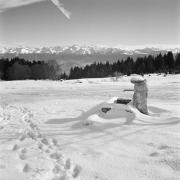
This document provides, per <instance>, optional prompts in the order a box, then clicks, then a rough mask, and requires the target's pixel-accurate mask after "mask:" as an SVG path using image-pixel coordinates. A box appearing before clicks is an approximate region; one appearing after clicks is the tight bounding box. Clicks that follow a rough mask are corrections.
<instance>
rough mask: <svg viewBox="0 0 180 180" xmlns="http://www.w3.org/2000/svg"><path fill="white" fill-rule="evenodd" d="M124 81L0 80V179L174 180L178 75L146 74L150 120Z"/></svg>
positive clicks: (178, 171) (178, 154) (179, 126)
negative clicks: (118, 100) (127, 101)
mask: <svg viewBox="0 0 180 180" xmlns="http://www.w3.org/2000/svg"><path fill="white" fill-rule="evenodd" d="M130 78H131V77H126V76H124V77H121V78H119V79H118V80H117V81H116V80H115V79H114V78H104V79H82V80H69V81H62V82H61V81H48V80H47V81H32V80H27V81H12V82H5V81H0V105H1V106H0V180H14V179H16V180H30V179H31V180H69V179H77V180H179V179H180V75H167V76H166V77H164V76H163V75H151V76H148V75H146V76H145V78H146V79H147V83H148V89H149V94H148V108H149V113H150V114H149V115H148V116H147V115H143V114H141V113H139V112H138V111H137V110H136V109H134V108H133V107H132V106H131V105H128V106H127V105H120V104H114V103H113V99H115V98H114V97H122V98H132V95H133V92H132V91H124V90H130V89H133V84H131V83H130ZM103 107H110V108H111V110H110V111H108V112H107V113H103V112H102V108H103Z"/></svg>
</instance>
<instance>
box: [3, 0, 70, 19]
mask: <svg viewBox="0 0 180 180" xmlns="http://www.w3.org/2000/svg"><path fill="white" fill-rule="evenodd" d="M41 1H47V0H0V12H3V11H6V10H7V9H10V8H15V7H19V6H26V5H28V4H33V3H37V2H41ZM50 1H51V2H52V3H53V4H54V5H55V6H56V7H57V8H58V9H59V10H60V11H61V12H62V13H63V14H64V15H65V16H66V17H67V18H68V19H70V15H71V13H70V12H69V11H68V10H67V9H65V8H64V5H63V4H62V3H61V2H60V1H59V0H50Z"/></svg>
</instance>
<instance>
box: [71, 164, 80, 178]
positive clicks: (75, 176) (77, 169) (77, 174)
mask: <svg viewBox="0 0 180 180" xmlns="http://www.w3.org/2000/svg"><path fill="white" fill-rule="evenodd" d="M80 172H81V166H79V165H76V166H75V167H74V169H73V174H72V176H73V178H77V177H78V176H79V174H80Z"/></svg>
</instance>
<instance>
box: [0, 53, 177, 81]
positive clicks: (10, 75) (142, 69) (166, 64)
mask: <svg viewBox="0 0 180 180" xmlns="http://www.w3.org/2000/svg"><path fill="white" fill-rule="evenodd" d="M146 73H180V53H177V54H176V55H175V56H174V55H173V53H172V52H168V53H167V54H164V55H162V54H159V55H157V56H155V57H154V56H152V55H149V56H145V57H139V58H137V59H136V60H133V58H131V57H127V59H125V60H121V61H120V60H118V61H117V62H114V63H109V62H108V61H107V62H106V63H101V62H95V63H93V64H91V65H86V66H85V67H78V66H75V67H72V68H71V69H70V73H69V74H67V73H65V72H64V73H62V70H61V68H60V65H58V63H57V62H56V61H55V60H52V61H48V62H45V61H32V62H31V61H28V60H25V59H22V58H19V57H15V58H12V59H7V58H1V59H0V79H2V80H24V79H35V80H37V79H51V80H58V79H79V78H101V77H108V76H118V75H119V74H124V75H130V74H146Z"/></svg>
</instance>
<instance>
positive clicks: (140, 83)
mask: <svg viewBox="0 0 180 180" xmlns="http://www.w3.org/2000/svg"><path fill="white" fill-rule="evenodd" d="M131 83H133V84H134V95H133V101H132V103H133V106H135V107H136V108H137V109H138V110H139V111H140V112H141V113H143V114H148V108H147V96H148V88H147V83H146V80H145V79H144V78H143V77H133V78H132V79H131Z"/></svg>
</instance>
